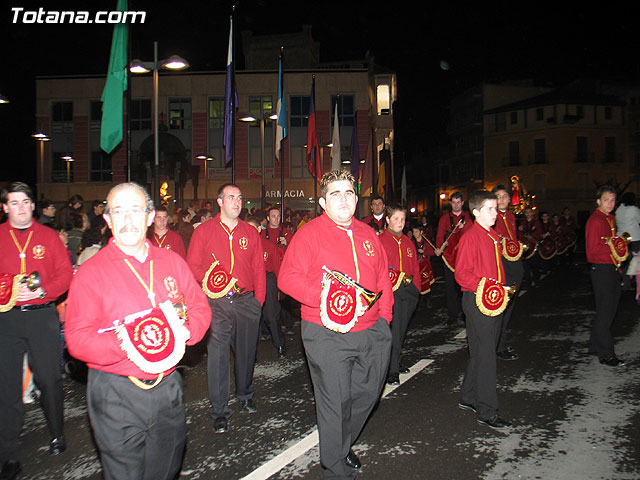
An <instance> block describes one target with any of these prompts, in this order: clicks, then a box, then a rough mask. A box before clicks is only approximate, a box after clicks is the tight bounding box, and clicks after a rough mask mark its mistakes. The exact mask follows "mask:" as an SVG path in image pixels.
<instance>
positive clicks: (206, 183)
mask: <svg viewBox="0 0 640 480" xmlns="http://www.w3.org/2000/svg"><path fill="white" fill-rule="evenodd" d="M196 158H197V159H198V160H204V198H205V200H209V170H207V162H210V161H211V160H213V157H208V156H207V155H198V156H197V157H196Z"/></svg>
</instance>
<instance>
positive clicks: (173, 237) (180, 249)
mask: <svg viewBox="0 0 640 480" xmlns="http://www.w3.org/2000/svg"><path fill="white" fill-rule="evenodd" d="M147 233H148V235H147V237H149V240H151V244H152V245H154V246H156V247H160V248H166V249H167V250H173V251H174V252H176V253H177V254H178V255H180V256H181V257H182V258H183V259H185V260H186V259H187V252H186V251H185V249H184V241H183V240H182V237H181V236H180V235H179V234H178V233H176V232H174V231H173V230H167V233H165V234H164V235H162V236H161V237H160V236H158V234H157V233H155V231H154V230H153V227H150V228H149V231H148V232H147Z"/></svg>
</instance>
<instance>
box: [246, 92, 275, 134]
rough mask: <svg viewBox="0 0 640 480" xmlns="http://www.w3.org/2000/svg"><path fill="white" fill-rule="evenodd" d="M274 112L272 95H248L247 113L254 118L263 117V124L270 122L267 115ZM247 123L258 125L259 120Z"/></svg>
mask: <svg viewBox="0 0 640 480" xmlns="http://www.w3.org/2000/svg"><path fill="white" fill-rule="evenodd" d="M272 113H274V107H273V97H272V96H271V95H262V96H250V97H249V115H251V116H252V117H255V118H258V119H259V118H262V117H263V116H264V117H265V125H269V124H270V123H272V120H271V119H270V118H269V115H271V114H272ZM249 125H251V126H254V127H258V126H260V122H259V121H255V122H251V123H250V124H249Z"/></svg>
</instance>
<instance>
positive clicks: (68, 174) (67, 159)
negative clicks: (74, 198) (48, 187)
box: [62, 155, 73, 198]
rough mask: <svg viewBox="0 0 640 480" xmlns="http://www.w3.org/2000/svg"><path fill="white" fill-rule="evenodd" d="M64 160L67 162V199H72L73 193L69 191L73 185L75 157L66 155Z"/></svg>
mask: <svg viewBox="0 0 640 480" xmlns="http://www.w3.org/2000/svg"><path fill="white" fill-rule="evenodd" d="M62 159H63V160H64V161H65V162H67V198H71V192H70V191H69V184H70V183H71V169H70V167H71V162H73V157H72V156H71V155H65V156H64V157H62Z"/></svg>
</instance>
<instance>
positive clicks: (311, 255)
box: [278, 213, 393, 332]
mask: <svg viewBox="0 0 640 480" xmlns="http://www.w3.org/2000/svg"><path fill="white" fill-rule="evenodd" d="M347 231H350V232H352V238H353V244H352V242H351V240H350V237H349V234H348V233H347ZM354 249H355V258H354V253H353V252H354ZM356 259H357V262H358V270H359V272H360V276H359V278H358V276H357V271H356ZM323 265H326V267H327V268H328V269H329V270H338V271H340V272H341V273H344V274H345V275H348V276H349V277H351V278H353V279H354V280H355V281H356V282H358V283H359V284H360V285H362V286H363V287H364V288H367V289H369V290H372V291H374V292H380V291H381V292H382V295H381V296H380V299H379V300H378V301H377V302H376V303H375V304H374V305H373V306H372V307H371V308H370V309H369V310H368V311H367V312H366V313H365V314H364V315H362V316H361V317H359V319H358V322H357V323H356V324H355V326H354V327H353V329H352V330H351V331H352V332H357V331H361V330H366V329H367V328H369V327H371V326H373V325H374V324H375V323H376V322H377V321H378V319H379V318H380V317H383V318H384V319H385V320H386V321H387V322H391V319H392V318H393V291H392V288H391V281H390V280H389V271H388V270H389V262H388V260H387V255H386V254H385V252H384V249H383V248H382V245H381V244H380V240H378V236H377V235H376V233H375V232H374V231H373V229H372V228H371V227H370V226H368V225H367V224H366V223H363V222H361V221H360V220H356V219H355V218H354V219H353V220H352V221H351V225H350V226H349V227H348V228H347V229H345V228H344V227H341V226H339V225H337V224H336V223H335V222H334V221H333V220H331V218H329V216H328V215H327V214H326V213H324V214H322V215H320V216H319V217H316V218H314V219H313V220H311V221H310V222H308V223H307V224H306V225H305V227H304V228H303V229H300V230H298V232H297V233H296V234H295V235H294V236H293V238H292V239H291V244H290V245H289V248H288V249H287V253H285V255H284V260H283V261H282V266H281V267H280V276H279V277H278V288H280V290H282V291H283V292H284V293H286V294H288V295H291V296H292V297H293V298H295V299H296V300H298V301H299V302H300V303H301V308H300V312H301V314H302V319H303V320H305V321H307V322H312V323H316V324H318V325H322V320H321V319H320V293H321V291H322V278H323V275H324V273H325V272H324V270H323V269H322V267H323Z"/></svg>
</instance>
